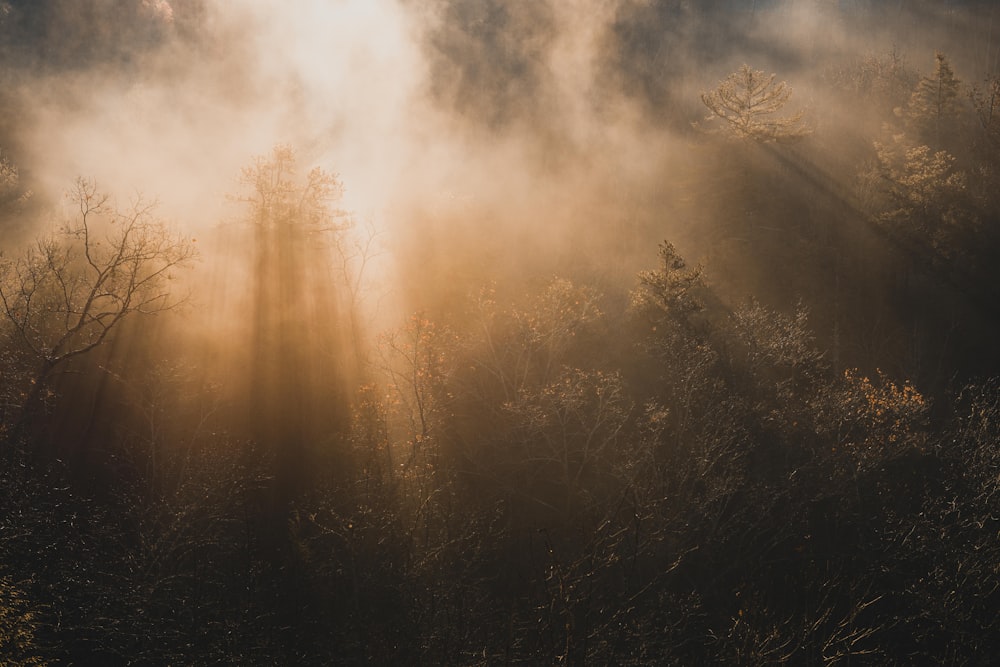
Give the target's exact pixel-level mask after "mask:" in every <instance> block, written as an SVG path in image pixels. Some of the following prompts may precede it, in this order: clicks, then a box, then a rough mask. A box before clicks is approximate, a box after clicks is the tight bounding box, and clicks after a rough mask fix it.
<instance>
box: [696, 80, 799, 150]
mask: <svg viewBox="0 0 1000 667" xmlns="http://www.w3.org/2000/svg"><path fill="white" fill-rule="evenodd" d="M775 76H776V75H774V74H771V75H766V74H764V72H762V71H760V70H755V69H753V68H752V67H750V66H749V65H743V66H741V67H740V69H739V70H738V71H736V72H733V73H732V74H730V75H729V76H727V77H726V78H725V79H723V80H722V81H721V82H720V83H719V86H718V87H717V88H716V89H715V90H713V91H710V92H707V93H702V94H701V101H702V102H703V103H704V104H705V106H706V107H708V109H709V111H711V112H712V113H711V115H709V116H708V117H707V118H706V120H707V121H712V120H715V119H716V118H721V119H722V120H724V121H725V122H726V123H727V125H726V126H725V131H726V132H727V133H728V134H730V135H732V136H735V137H737V138H739V139H753V140H754V141H761V142H766V141H782V140H791V139H798V138H800V137H803V136H805V135H807V134H809V132H810V130H809V128H808V127H806V126H805V125H804V124H803V123H802V116H803V114H804V112H802V111H798V112H797V113H795V114H792V115H791V116H775V115H774V114H776V113H777V112H779V111H780V110H781V109H782V108H784V106H785V104H787V103H788V99H789V98H790V97H791V95H792V89H791V88H790V87H789V86H788V84H786V83H785V82H784V81H781V82H779V83H775V81H774V78H775Z"/></svg>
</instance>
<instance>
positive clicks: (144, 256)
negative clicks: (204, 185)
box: [0, 179, 195, 409]
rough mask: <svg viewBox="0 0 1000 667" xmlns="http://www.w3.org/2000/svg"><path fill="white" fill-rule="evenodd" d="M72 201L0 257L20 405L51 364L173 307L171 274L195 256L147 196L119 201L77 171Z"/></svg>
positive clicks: (0, 288) (2, 303) (37, 391)
mask: <svg viewBox="0 0 1000 667" xmlns="http://www.w3.org/2000/svg"><path fill="white" fill-rule="evenodd" d="M70 199H71V201H72V202H73V204H74V205H75V206H76V208H77V211H76V212H75V213H74V215H73V217H72V218H71V219H70V220H69V221H68V222H66V223H65V224H64V225H63V226H61V227H60V228H58V229H57V230H55V231H54V232H52V233H50V234H48V235H47V236H44V237H42V238H40V239H38V240H37V241H36V242H35V243H34V245H32V246H30V247H29V248H28V249H27V250H25V251H24V252H23V253H22V254H21V255H20V256H18V257H16V258H13V259H7V258H4V259H3V261H2V262H0V316H2V317H0V320H2V323H3V325H4V326H3V334H4V335H5V337H6V338H7V339H8V344H9V348H8V349H10V350H14V351H16V353H17V354H16V355H15V356H16V357H18V358H19V360H20V361H21V363H22V364H24V369H25V370H26V372H27V374H28V376H29V378H28V379H29V382H30V384H31V385H32V387H31V389H30V391H28V392H26V393H25V395H24V396H25V400H24V401H23V402H22V403H21V407H22V409H23V408H27V407H30V404H31V402H32V400H33V399H34V398H37V397H38V396H40V395H41V392H42V391H43V390H44V389H45V388H46V386H47V381H48V380H49V379H50V377H51V376H52V374H53V372H54V371H55V370H56V369H58V368H59V367H60V366H63V365H64V364H65V363H66V362H68V361H69V360H71V359H74V358H76V357H80V356H82V355H85V354H87V353H89V352H91V351H92V350H94V349H95V348H97V347H98V346H100V345H102V344H103V343H105V342H106V341H107V340H108V339H109V338H110V337H111V335H112V334H113V332H114V331H116V330H117V329H118V328H119V326H120V325H121V323H122V321H123V320H125V318H127V317H129V316H131V315H133V314H136V313H146V314H150V313H158V312H162V311H164V310H168V309H171V308H174V307H175V306H177V305H178V304H179V303H180V301H181V299H180V298H178V297H177V296H175V295H173V294H172V293H171V290H170V289H169V286H168V285H169V282H170V280H171V278H172V277H173V273H172V272H173V270H174V269H177V268H179V267H181V266H183V265H185V264H187V263H189V262H190V261H191V260H192V259H193V257H194V256H195V250H194V246H193V245H192V243H191V242H190V241H189V240H188V239H186V238H183V237H181V236H179V235H177V234H174V233H173V232H171V231H170V230H169V229H168V227H167V226H166V224H165V223H164V222H163V221H161V220H160V219H158V218H156V217H155V214H154V212H155V209H156V203H155V202H150V201H147V200H144V199H142V198H141V197H140V198H137V199H136V200H135V201H134V202H133V203H132V204H131V205H130V206H128V207H127V208H118V207H117V205H115V203H114V202H113V201H112V200H111V198H110V197H109V195H106V194H103V193H101V192H99V191H98V189H97V185H96V184H95V183H94V182H93V181H87V180H84V179H80V180H78V181H77V183H76V187H75V189H74V190H73V191H72V193H71V194H70Z"/></svg>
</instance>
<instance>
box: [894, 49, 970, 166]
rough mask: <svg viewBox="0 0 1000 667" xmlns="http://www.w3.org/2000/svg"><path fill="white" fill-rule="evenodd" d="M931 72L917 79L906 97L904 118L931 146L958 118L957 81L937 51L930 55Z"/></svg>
mask: <svg viewBox="0 0 1000 667" xmlns="http://www.w3.org/2000/svg"><path fill="white" fill-rule="evenodd" d="M934 57H935V59H936V64H935V66H934V73H933V74H931V75H930V76H925V77H923V78H921V79H920V82H919V83H918V84H917V89H916V90H915V91H913V95H912V96H911V97H910V106H909V109H908V110H907V120H908V121H909V124H910V127H911V128H912V129H913V130H914V131H915V132H916V133H917V135H918V136H919V137H920V139H921V140H922V141H923V142H925V143H928V144H931V145H933V146H934V147H935V148H941V147H942V141H945V140H947V138H948V136H949V135H950V134H951V133H952V132H953V130H954V129H955V122H956V121H957V119H958V93H959V84H960V83H961V82H960V81H959V80H958V79H957V78H955V73H954V72H953V71H952V69H951V65H950V64H949V63H948V58H947V56H945V55H944V54H943V53H941V52H937V53H935V54H934Z"/></svg>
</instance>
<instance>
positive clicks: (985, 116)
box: [969, 76, 1000, 157]
mask: <svg viewBox="0 0 1000 667" xmlns="http://www.w3.org/2000/svg"><path fill="white" fill-rule="evenodd" d="M969 98H970V99H971V100H972V106H973V108H974V109H975V111H976V118H977V119H978V120H979V125H980V127H981V128H982V131H983V135H984V137H985V138H986V142H985V144H986V146H985V147H986V151H985V153H986V155H987V157H993V156H994V155H995V154H996V153H995V149H996V147H997V145H1000V77H996V76H994V77H992V78H990V79H987V80H986V81H985V82H983V84H982V85H976V86H973V87H972V90H971V91H970V92H969Z"/></svg>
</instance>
